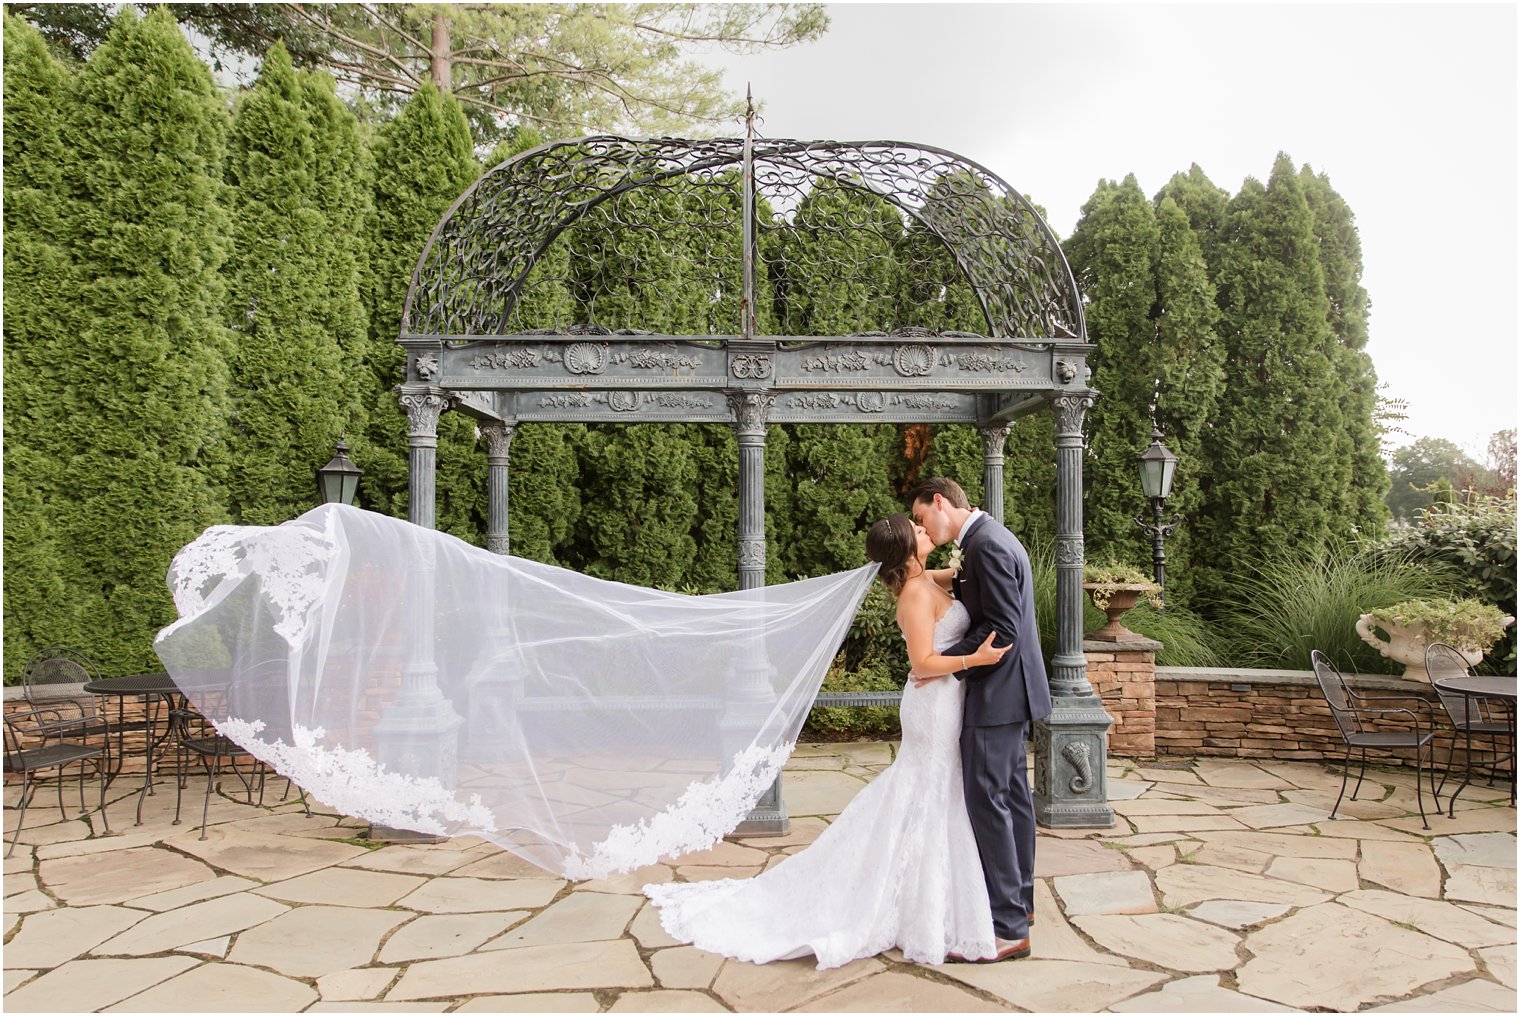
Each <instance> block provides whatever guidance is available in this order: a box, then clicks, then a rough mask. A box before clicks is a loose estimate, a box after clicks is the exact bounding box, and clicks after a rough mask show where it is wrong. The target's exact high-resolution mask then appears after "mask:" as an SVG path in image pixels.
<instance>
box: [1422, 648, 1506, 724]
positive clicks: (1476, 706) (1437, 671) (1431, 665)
mask: <svg viewBox="0 0 1520 1016" xmlns="http://www.w3.org/2000/svg"><path fill="white" fill-rule="evenodd" d="M1425 670H1426V672H1427V673H1429V674H1430V683H1431V685H1432V686H1433V687H1434V688H1435V690H1436V695H1437V696H1439V697H1440V699H1441V708H1442V709H1445V710H1446V716H1447V718H1448V719H1450V720H1451V725H1452V726H1454V727H1456V728H1457V729H1458V730H1461V729H1462V728H1464V727H1466V726H1467V725H1468V724H1470V723H1489V722H1498V719H1499V718H1498V717H1492V716H1490V715H1489V710H1488V709H1487V708H1485V706H1484V700H1483V699H1481V698H1477V697H1475V696H1468V695H1463V694H1461V693H1459V692H1454V691H1447V690H1445V689H1444V688H1442V687H1441V685H1440V682H1441V681H1449V680H1451V679H1452V678H1454V677H1470V676H1471V675H1472V668H1470V667H1469V666H1468V665H1467V660H1466V659H1465V658H1464V657H1463V656H1462V654H1461V653H1460V652H1458V651H1457V649H1456V647H1455V646H1449V645H1447V644H1446V643H1445V642H1432V643H1430V645H1428V646H1426V647H1425Z"/></svg>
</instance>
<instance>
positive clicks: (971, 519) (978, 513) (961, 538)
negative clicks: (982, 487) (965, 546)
mask: <svg viewBox="0 0 1520 1016" xmlns="http://www.w3.org/2000/svg"><path fill="white" fill-rule="evenodd" d="M986 514H987V513H986V512H984V511H982V510H981V509H980V508H973V509H971V514H970V515H967V516H966V521H965V523H964V524H962V526H961V531H960V532H959V533H957V534H956V537H955V545H956V546H957V547H959V546H960V545H961V544H962V543H964V542H965V540H966V534H967V533H969V532H970V531H971V526H972V524H973V523H975V522H976V520H977V519H979V518H981V517H982V516H983V515H986Z"/></svg>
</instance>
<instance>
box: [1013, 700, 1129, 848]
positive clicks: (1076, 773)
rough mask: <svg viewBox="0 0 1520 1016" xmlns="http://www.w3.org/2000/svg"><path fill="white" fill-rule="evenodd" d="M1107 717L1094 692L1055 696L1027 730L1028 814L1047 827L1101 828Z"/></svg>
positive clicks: (1108, 813) (1104, 822) (1109, 815)
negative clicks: (1031, 803)
mask: <svg viewBox="0 0 1520 1016" xmlns="http://www.w3.org/2000/svg"><path fill="white" fill-rule="evenodd" d="M1113 722H1114V721H1113V718H1112V717H1110V716H1109V715H1108V713H1107V712H1106V711H1105V710H1104V708H1103V700H1102V699H1100V698H1099V697H1098V696H1096V695H1084V696H1057V697H1056V699H1055V701H1054V702H1053V703H1052V708H1051V713H1050V716H1049V718H1048V719H1046V720H1043V721H1041V722H1037V723H1035V725H1034V729H1033V731H1031V738H1030V740H1031V751H1032V752H1033V754H1034V819H1035V822H1036V823H1037V824H1039V825H1042V826H1045V827H1046V828H1049V829H1107V828H1109V827H1111V826H1112V825H1113V824H1114V811H1113V809H1112V808H1110V807H1109V806H1108V750H1107V738H1108V728H1109V727H1110V726H1111V725H1112V724H1113Z"/></svg>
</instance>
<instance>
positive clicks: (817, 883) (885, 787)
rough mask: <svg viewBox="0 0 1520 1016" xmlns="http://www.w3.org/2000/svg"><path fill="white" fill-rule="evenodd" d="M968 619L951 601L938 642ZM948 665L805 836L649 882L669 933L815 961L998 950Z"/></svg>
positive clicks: (742, 951) (727, 952)
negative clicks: (747, 873) (768, 851)
mask: <svg viewBox="0 0 1520 1016" xmlns="http://www.w3.org/2000/svg"><path fill="white" fill-rule="evenodd" d="M969 626H970V617H969V615H967V613H966V608H965V607H964V606H963V605H961V604H960V603H959V602H956V603H954V604H952V605H951V607H950V610H949V611H948V612H946V614H945V616H944V617H942V618H940V620H939V622H938V623H937V624H936V625H935V627H934V647H935V649H936V650H940V649H943V648H945V647H947V646H949V645H951V644H952V643H953V642H955V641H956V640H957V639H959V638H960V637H961V636H962V635H963V634H965V632H966V629H967V628H968V627H969ZM964 697H965V687H964V686H963V685H962V684H961V682H959V681H956V680H954V679H953V678H946V679H945V680H941V681H935V682H933V683H931V684H928V685H925V686H923V687H922V688H918V687H914V685H913V684H912V683H911V682H909V684H908V686H907V687H906V688H905V689H904V691H903V698H902V713H901V716H902V733H903V739H902V747H901V749H900V750H899V752H898V755H897V761H895V762H894V763H892V765H891V766H889V767H888V768H887V769H886V771H885V772H883V773H882V774H881V775H880V776H878V777H877V778H876V779H875V780H873V781H872V782H871V783H870V784H868V785H867V786H866V787H865V788H864V789H863V790H861V791H860V793H859V794H857V795H856V796H855V799H854V800H853V801H851V802H850V804H849V806H848V807H847V808H845V810H844V811H843V812H842V813H841V814H840V815H839V817H838V818H837V819H835V820H834V822H833V824H832V825H830V826H829V827H828V828H827V829H825V830H824V832H823V834H822V835H821V836H819V837H818V839H817V841H816V842H814V843H813V845H812V846H810V847H808V848H807V849H806V850H804V851H802V852H801V853H798V854H794V855H793V856H791V857H789V858H787V859H786V860H785V861H784V862H782V863H781V864H779V865H777V866H776V867H775V868H772V869H771V870H770V871H767V872H765V873H763V874H761V875H757V876H755V877H754V878H748V879H719V880H717V881H712V882H680V883H670V884H664V885H647V886H645V887H644V894H645V895H646V896H648V897H649V898H650V899H651V900H652V901H654V904H655V905H656V906H657V907H659V908H660V923H661V924H662V925H664V927H665V930H666V932H668V933H669V934H670V935H671V936H672V937H674V938H676V939H679V940H680V941H682V942H688V943H691V944H693V945H695V946H697V947H698V948H700V949H705V950H707V951H708V952H715V953H720V954H722V955H724V956H728V957H731V958H733V959H740V960H749V961H750V962H753V963H769V962H771V961H772V960H782V959H795V958H797V957H800V956H806V955H808V954H812V955H814V956H816V957H817V958H818V969H820V970H825V969H828V968H830V967H839V966H843V965H844V964H846V963H849V962H850V961H851V960H855V959H859V958H861V957H865V956H874V955H876V954H877V953H880V952H884V951H886V950H887V949H890V948H892V947H893V946H897V947H898V948H900V949H901V950H902V952H903V956H904V957H905V958H907V959H908V960H911V961H913V962H916V963H942V962H944V959H945V954H946V953H947V952H955V953H960V954H961V955H963V956H967V957H969V958H986V957H990V956H992V955H993V954H994V951H995V950H994V942H993V929H992V911H991V908H990V906H989V904H988V902H987V888H986V885H985V884H984V883H983V881H982V865H981V860H980V858H979V857H978V855H977V851H976V840H975V838H974V836H973V834H972V832H971V822H970V819H968V818H967V817H966V804H965V799H964V796H963V791H962V787H961V758H960V731H961V703H962V701H963V699H964Z"/></svg>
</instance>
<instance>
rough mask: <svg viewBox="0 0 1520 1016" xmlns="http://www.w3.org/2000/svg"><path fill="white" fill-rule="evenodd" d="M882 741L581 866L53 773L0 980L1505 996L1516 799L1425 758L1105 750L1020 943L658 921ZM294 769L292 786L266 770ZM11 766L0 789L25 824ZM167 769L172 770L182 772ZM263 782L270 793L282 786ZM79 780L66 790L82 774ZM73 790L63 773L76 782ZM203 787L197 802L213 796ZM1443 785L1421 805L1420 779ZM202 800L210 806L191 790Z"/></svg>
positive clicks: (1158, 1007)
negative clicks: (1354, 796) (929, 943)
mask: <svg viewBox="0 0 1520 1016" xmlns="http://www.w3.org/2000/svg"><path fill="white" fill-rule="evenodd" d="M893 747H894V746H893V745H890V744H885V743H864V742H861V743H852V744H822V745H803V746H801V747H799V749H798V750H797V752H796V754H795V756H794V757H793V760H792V763H791V764H790V765H789V767H788V769H787V773H786V776H785V793H786V800H787V803H788V806H789V808H790V809H791V812H792V816H793V822H792V832H791V834H790V835H789V836H786V837H781V838H775V839H751V840H741V841H738V842H725V843H723V844H720V845H718V846H717V847H715V848H713V849H712V850H708V851H704V852H703V853H701V854H698V855H690V856H687V857H682V858H679V859H676V860H675V861H673V862H671V863H670V864H667V865H655V866H652V867H650V868H647V869H644V870H642V871H639V872H635V873H633V874H631V875H628V876H624V877H621V878H614V879H606V880H602V881H597V882H583V883H568V882H564V881H562V880H560V879H556V878H552V877H549V876H548V875H547V874H546V873H545V872H543V871H540V870H539V869H537V868H534V867H533V866H532V865H529V864H527V863H526V862H523V861H520V860H518V859H517V858H515V857H513V856H512V855H510V854H506V853H503V852H502V851H500V850H498V849H497V848H496V847H494V846H493V845H491V844H489V843H484V842H482V841H480V840H478V839H474V838H469V837H465V838H459V839H455V840H451V841H449V842H447V843H443V844H437V845H419V846H383V847H376V846H375V845H374V844H372V843H369V842H367V841H365V840H363V839H362V836H363V835H364V833H365V831H366V824H365V823H363V822H359V821H355V820H352V819H347V818H343V817H341V816H339V815H335V814H331V813H326V812H324V811H323V809H321V808H320V806H315V805H314V808H313V812H314V814H313V815H312V817H310V818H307V817H306V816H305V815H303V814H301V812H300V806H299V804H297V803H295V802H294V801H290V802H283V803H272V804H271V805H270V806H268V807H263V808H259V807H250V806H248V805H244V804H240V803H237V802H235V801H233V800H228V799H225V798H216V799H214V800H213V802H212V807H211V827H210V829H209V833H208V838H207V839H206V840H205V841H201V840H199V839H198V830H197V829H196V827H195V826H194V825H193V824H191V823H190V822H189V821H188V820H187V822H186V823H185V824H183V825H180V826H174V825H171V824H170V819H171V817H172V814H173V804H174V798H173V793H172V784H167V785H165V784H161V785H160V790H159V793H158V794H157V795H156V796H155V797H152V798H150V799H149V800H148V806H147V807H146V808H145V810H144V825H142V826H141V827H134V826H133V825H132V824H131V823H132V807H131V805H132V804H134V803H135V802H134V801H132V797H133V788H132V787H130V786H122V785H120V784H118V785H117V787H116V788H113V790H112V792H111V795H110V796H111V797H112V798H114V800H115V801H116V802H118V803H115V804H113V806H112V807H111V809H110V815H111V818H112V821H113V823H114V825H115V828H116V829H117V834H116V835H112V836H101V837H95V836H94V835H93V834H94V826H93V825H92V823H93V822H96V821H98V818H92V819H83V820H82V819H78V818H70V819H66V820H60V818H59V815H58V812H57V809H56V799H55V798H51V797H50V795H39V799H38V800H37V802H36V803H35V804H34V806H33V808H32V809H30V810H29V814H28V815H27V823H28V828H27V829H26V830H24V831H23V833H22V837H21V840H22V842H21V844H20V845H19V846H18V847H17V848H16V853H15V855H14V856H13V857H11V858H10V859H8V860H7V861H6V862H5V878H4V885H5V932H4V934H5V949H4V968H5V985H4V991H5V994H4V1005H5V1008H6V1009H7V1010H9V1011H12V1012H25V1011H47V1010H54V1011H56V1010H80V1011H90V1010H106V1011H113V1012H114V1011H122V1012H143V1011H216V1010H243V1011H248V1010H253V1011H295V1010H303V1011H310V1012H345V1011H346V1012H361V1011H369V1010H375V1011H382V1010H387V1009H391V1010H397V1011H413V1012H443V1011H456V1012H528V1011H540V1012H724V1011H736V1012H752V1011H776V1010H791V1011H798V1012H840V1011H889V1012H912V1011H919V1012H931V1011H937V1012H944V1011H959V1012H998V1011H1010V1010H1012V1011H1017V1010H1036V1011H1103V1010H1106V1011H1112V1012H1189V1011H1194V1012H1200V1011H1211V1012H1219V1011H1224V1012H1265V1011H1292V1010H1295V1009H1316V1010H1326V1009H1330V1010H1339V1011H1355V1010H1362V1011H1372V1012H1429V1011H1492V1012H1514V1011H1515V1008H1516V992H1515V941H1516V921H1515V901H1516V886H1515V809H1513V808H1511V807H1509V797H1508V791H1507V789H1503V788H1498V787H1496V788H1489V787H1486V786H1482V785H1478V786H1473V787H1469V788H1468V789H1467V790H1466V791H1464V792H1463V795H1462V797H1461V799H1460V800H1459V801H1458V802H1457V812H1456V818H1454V819H1448V818H1446V817H1445V816H1444V815H1442V816H1439V817H1437V816H1434V815H1432V817H1431V819H1430V822H1431V829H1430V831H1429V832H1426V831H1425V830H1423V829H1422V828H1421V826H1420V819H1419V815H1418V813H1414V814H1411V813H1412V812H1414V809H1415V798H1414V784H1413V779H1414V778H1413V775H1412V774H1409V773H1404V772H1375V773H1369V776H1368V781H1367V783H1366V784H1365V785H1364V786H1363V788H1362V793H1361V795H1360V797H1361V800H1359V801H1356V802H1348V803H1345V804H1343V805H1342V807H1341V812H1340V816H1339V817H1338V818H1337V819H1336V820H1334V821H1331V820H1329V818H1328V812H1329V808H1330V805H1331V803H1333V801H1334V799H1335V792H1336V790H1337V788H1338V787H1339V784H1340V778H1339V776H1338V775H1336V774H1335V773H1333V772H1332V771H1331V770H1330V769H1329V768H1328V767H1325V766H1322V765H1319V764H1314V763H1297V762H1281V763H1277V762H1258V763H1250V762H1243V761H1220V760H1213V759H1201V760H1198V761H1197V762H1196V763H1193V764H1188V765H1182V764H1179V763H1167V764H1165V765H1161V764H1156V763H1145V762H1139V763H1134V764H1130V763H1126V762H1125V761H1123V760H1117V759H1115V760H1111V763H1112V764H1111V766H1110V771H1109V788H1110V797H1111V799H1112V800H1113V802H1114V809H1115V811H1116V812H1118V814H1119V820H1118V822H1117V824H1116V825H1115V827H1114V828H1113V829H1107V830H1101V831H1080V830H1069V831H1043V832H1042V833H1041V836H1040V845H1039V862H1038V868H1037V870H1036V875H1037V876H1038V879H1037V882H1036V897H1037V902H1036V909H1037V913H1038V923H1037V925H1036V927H1035V930H1034V939H1033V945H1034V956H1033V957H1032V958H1031V959H1028V960H1021V961H1017V962H1005V963H1002V964H997V965H991V966H975V965H961V964H947V965H944V966H940V967H919V966H914V965H912V964H908V963H904V962H903V961H902V959H901V957H900V956H898V955H897V954H895V953H888V954H886V955H883V956H880V957H877V958H874V959H869V960H862V961H858V962H855V963H852V964H850V965H849V966H847V967H844V968H842V969H839V970H829V971H817V970H814V969H813V966H812V963H811V962H810V961H807V960H796V961H792V962H787V963H775V964H770V965H767V966H762V967H757V966H754V965H752V964H748V963H738V962H731V961H725V960H723V959H721V958H719V957H716V956H713V955H710V954H708V953H703V952H701V951H699V950H697V949H693V948H691V947H689V946H682V945H679V944H677V943H676V942H674V941H672V940H671V939H670V938H669V937H668V936H666V935H665V934H664V932H663V931H662V930H661V929H660V925H659V921H658V919H657V918H656V916H655V914H654V913H652V912H651V910H650V908H649V907H648V905H647V904H646V903H645V902H644V900H643V898H642V896H641V895H640V894H639V887H640V886H641V885H643V884H644V883H645V882H647V881H659V880H665V879H670V878H677V879H685V880H698V879H707V878H719V877H726V876H731V875H736V874H738V875H748V874H753V873H755V872H759V871H761V870H763V869H765V868H767V867H770V866H772V865H775V864H777V863H779V862H780V861H781V859H782V858H783V857H784V856H785V855H787V854H790V853H795V852H796V851H798V850H800V849H803V848H804V847H805V846H806V844H808V843H809V842H811V841H812V840H813V839H814V838H815V837H816V836H817V835H818V833H819V832H820V831H821V830H822V829H824V828H825V826H826V824H827V823H828V821H829V820H831V819H832V818H833V817H834V816H835V815H837V814H838V813H839V811H840V810H841V809H842V808H843V807H844V806H845V805H846V804H847V803H848V802H849V800H850V798H851V797H852V796H853V795H854V794H855V793H856V792H857V791H859V789H860V788H861V787H862V786H864V785H865V783H866V782H868V781H870V780H871V779H872V778H874V777H875V776H876V774H877V773H879V772H880V771H881V770H882V769H883V768H884V767H885V766H886V765H887V764H888V763H889V762H890V760H891V757H892V751H893ZM280 789H283V785H280ZM16 790H17V788H16V787H14V786H9V785H8V786H7V787H6V788H5V801H6V827H7V829H10V828H14V822H15V818H16V815H15V812H14V811H13V810H11V806H12V805H13V804H14V803H15V800H16ZM166 791H167V792H166ZM274 796H275V795H274V794H271V795H270V798H271V799H272V798H273V797H274ZM66 800H67V798H66ZM74 800H75V802H76V803H77V797H75V798H74ZM197 803H198V802H197ZM1427 808H1429V804H1428V801H1427ZM196 814H197V815H198V814H199V812H198V810H197V811H196Z"/></svg>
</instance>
